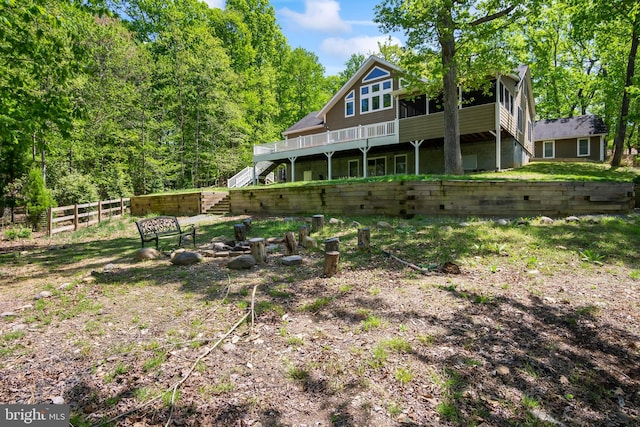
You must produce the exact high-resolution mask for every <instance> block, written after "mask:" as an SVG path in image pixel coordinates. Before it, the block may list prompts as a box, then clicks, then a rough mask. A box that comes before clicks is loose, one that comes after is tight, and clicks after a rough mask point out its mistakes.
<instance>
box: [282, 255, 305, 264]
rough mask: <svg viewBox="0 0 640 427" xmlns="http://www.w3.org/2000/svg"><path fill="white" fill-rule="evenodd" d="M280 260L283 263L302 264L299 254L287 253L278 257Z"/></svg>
mask: <svg viewBox="0 0 640 427" xmlns="http://www.w3.org/2000/svg"><path fill="white" fill-rule="evenodd" d="M280 262H281V263H282V264H283V265H300V264H302V257H301V256H300V255H289V256H285V257H282V258H280Z"/></svg>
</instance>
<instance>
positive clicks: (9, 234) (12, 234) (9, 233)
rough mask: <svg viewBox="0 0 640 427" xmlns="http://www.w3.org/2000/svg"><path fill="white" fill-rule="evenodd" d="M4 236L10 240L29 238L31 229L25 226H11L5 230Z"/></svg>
mask: <svg viewBox="0 0 640 427" xmlns="http://www.w3.org/2000/svg"><path fill="white" fill-rule="evenodd" d="M4 236H5V237H6V238H7V239H8V240H16V239H29V238H31V229H29V228H23V227H18V228H9V229H7V230H5V232H4Z"/></svg>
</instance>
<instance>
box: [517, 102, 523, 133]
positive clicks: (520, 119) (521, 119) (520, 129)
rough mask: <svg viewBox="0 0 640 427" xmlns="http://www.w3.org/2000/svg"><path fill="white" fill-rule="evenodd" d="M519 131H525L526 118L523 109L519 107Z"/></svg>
mask: <svg viewBox="0 0 640 427" xmlns="http://www.w3.org/2000/svg"><path fill="white" fill-rule="evenodd" d="M518 130H519V131H520V132H523V131H524V116H523V115H522V108H521V107H518Z"/></svg>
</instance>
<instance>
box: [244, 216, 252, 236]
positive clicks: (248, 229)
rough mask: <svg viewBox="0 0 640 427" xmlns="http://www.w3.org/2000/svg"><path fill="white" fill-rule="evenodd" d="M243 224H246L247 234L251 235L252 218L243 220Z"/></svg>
mask: <svg viewBox="0 0 640 427" xmlns="http://www.w3.org/2000/svg"><path fill="white" fill-rule="evenodd" d="M242 224H244V228H245V230H246V232H247V233H251V218H246V219H243V220H242Z"/></svg>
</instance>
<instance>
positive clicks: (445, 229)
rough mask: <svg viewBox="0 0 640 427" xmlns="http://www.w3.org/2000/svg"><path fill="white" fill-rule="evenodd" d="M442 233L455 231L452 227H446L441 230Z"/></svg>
mask: <svg viewBox="0 0 640 427" xmlns="http://www.w3.org/2000/svg"><path fill="white" fill-rule="evenodd" d="M440 229H441V230H442V231H444V232H449V231H453V227H452V226H450V225H445V226H443V227H441V228H440Z"/></svg>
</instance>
